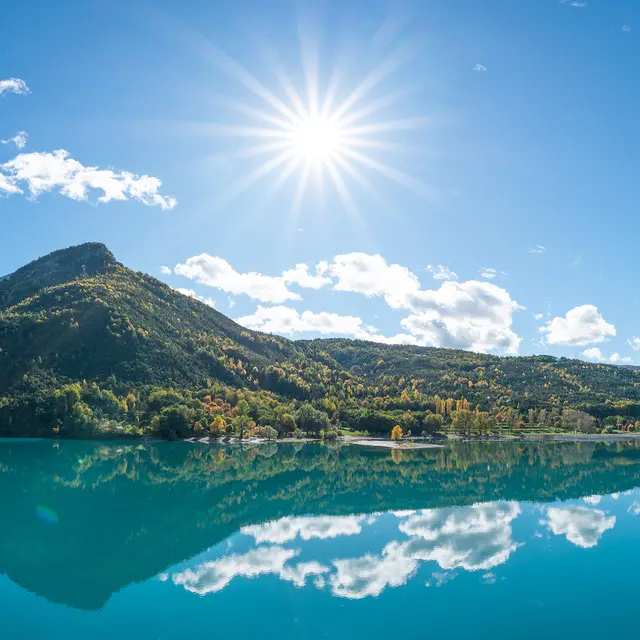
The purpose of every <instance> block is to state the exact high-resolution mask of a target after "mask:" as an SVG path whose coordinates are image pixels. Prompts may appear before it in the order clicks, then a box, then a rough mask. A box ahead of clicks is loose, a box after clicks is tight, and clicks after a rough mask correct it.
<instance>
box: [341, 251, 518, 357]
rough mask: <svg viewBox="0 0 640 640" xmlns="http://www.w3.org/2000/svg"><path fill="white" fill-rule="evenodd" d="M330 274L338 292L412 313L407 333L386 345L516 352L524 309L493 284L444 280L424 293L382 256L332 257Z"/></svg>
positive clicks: (404, 322)
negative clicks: (518, 317) (516, 326)
mask: <svg viewBox="0 0 640 640" xmlns="http://www.w3.org/2000/svg"><path fill="white" fill-rule="evenodd" d="M330 273H331V275H333V276H334V277H335V278H337V283H336V284H335V286H334V288H335V289H336V290H337V291H350V292H354V293H361V294H363V295H365V296H368V297H371V296H381V297H383V298H384V300H385V302H386V303H387V304H388V305H389V306H390V307H391V308H392V309H409V310H411V311H412V312H413V314H412V315H410V316H408V317H407V318H405V319H404V320H402V322H401V325H402V327H403V328H404V329H405V330H406V331H407V332H408V333H407V334H400V335H399V336H394V337H393V338H389V339H385V340H384V341H394V342H403V343H414V344H423V345H430V346H440V347H451V348H459V349H472V350H475V351H489V350H493V349H501V350H505V351H506V352H507V353H517V351H518V347H519V344H520V342H521V339H520V338H519V337H518V336H517V335H516V334H515V333H514V332H513V330H512V329H511V324H512V316H513V313H514V312H515V311H517V310H518V309H521V308H522V307H520V306H519V305H518V303H517V302H516V301H515V300H513V299H512V298H511V297H510V295H509V293H508V292H507V291H506V290H505V289H502V288H501V287H498V286H497V285H494V284H492V283H489V282H479V281H475V280H469V281H467V282H462V283H459V282H454V281H445V282H443V283H442V285H441V286H440V288H439V289H436V290H423V289H421V287H420V282H419V281H418V278H417V277H416V276H415V275H414V274H413V273H411V271H409V269H407V268H406V267H403V266H401V265H398V264H388V263H387V262H386V260H385V259H384V258H383V257H382V256H380V255H369V254H365V253H350V254H344V255H339V256H336V257H335V258H334V261H333V263H332V265H331V267H330Z"/></svg>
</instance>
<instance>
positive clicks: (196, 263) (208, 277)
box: [174, 253, 301, 303]
mask: <svg viewBox="0 0 640 640" xmlns="http://www.w3.org/2000/svg"><path fill="white" fill-rule="evenodd" d="M174 272H175V273H176V274H178V275H181V276H186V277H187V278H190V279H191V280H195V281H196V282H198V283H199V284H204V285H207V286H209V287H214V288H216V289H220V290H221V291H224V292H225V293H231V294H233V295H240V294H244V295H246V296H249V297H250V298H253V299H255V300H260V301H261V302H274V303H278V302H284V301H285V300H300V299H301V298H300V296H299V295H298V294H297V293H294V292H293V291H289V289H288V288H287V283H286V282H285V281H284V280H283V278H282V277H281V276H265V275H262V274H261V273H256V272H254V271H250V272H248V273H240V272H238V271H236V270H235V269H234V268H233V267H232V266H231V265H230V264H229V263H228V262H227V261H226V260H224V259H223V258H219V257H217V256H210V255H209V254H207V253H203V254H201V255H199V256H193V257H191V258H188V259H187V260H186V262H184V263H183V264H177V265H176V266H175V268H174Z"/></svg>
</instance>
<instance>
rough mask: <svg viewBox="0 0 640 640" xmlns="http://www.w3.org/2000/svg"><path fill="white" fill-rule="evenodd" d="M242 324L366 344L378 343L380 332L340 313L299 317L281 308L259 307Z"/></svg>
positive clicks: (311, 313) (248, 326)
mask: <svg viewBox="0 0 640 640" xmlns="http://www.w3.org/2000/svg"><path fill="white" fill-rule="evenodd" d="M236 322H238V324H241V325H243V326H244V327H247V328H248V329H255V330H257V331H264V332H266V333H277V334H281V335H293V334H296V333H321V334H324V335H330V334H334V335H342V336H350V337H352V338H359V339H362V340H375V337H376V335H377V334H376V329H375V327H370V326H368V325H365V324H364V323H363V322H362V320H361V319H360V318H358V317H356V316H341V315H339V314H337V313H327V312H325V311H322V312H320V313H314V312H313V311H303V312H302V313H299V312H298V311H296V310H295V309H292V308H291V307H286V306H284V305H279V306H276V307H263V306H262V305H258V308H257V309H256V311H255V313H253V314H252V315H249V316H243V317H241V318H237V319H236Z"/></svg>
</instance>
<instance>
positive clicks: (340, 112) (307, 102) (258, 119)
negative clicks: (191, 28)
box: [183, 35, 432, 213]
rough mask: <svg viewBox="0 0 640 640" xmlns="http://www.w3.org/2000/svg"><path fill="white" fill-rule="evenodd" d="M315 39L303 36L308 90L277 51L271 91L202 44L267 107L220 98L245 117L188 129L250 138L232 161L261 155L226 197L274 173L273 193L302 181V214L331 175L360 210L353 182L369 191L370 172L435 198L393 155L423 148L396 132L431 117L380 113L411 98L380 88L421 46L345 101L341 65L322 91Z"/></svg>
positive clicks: (400, 51)
mask: <svg viewBox="0 0 640 640" xmlns="http://www.w3.org/2000/svg"><path fill="white" fill-rule="evenodd" d="M311 41H312V38H303V37H302V35H301V43H302V64H303V71H304V91H301V90H300V89H299V88H298V87H296V86H295V84H294V83H293V82H292V81H291V79H290V78H289V76H288V75H287V74H286V73H285V71H284V69H283V67H282V65H281V64H280V63H279V61H278V60H277V57H276V56H274V55H272V56H271V67H272V70H273V72H274V74H275V77H276V78H277V82H278V88H277V89H270V88H268V87H267V86H266V85H265V84H264V83H263V82H261V81H260V80H259V79H258V78H256V77H255V76H254V75H253V74H251V73H250V72H249V71H248V70H246V69H245V68H244V67H243V66H242V65H240V64H239V63H238V62H237V61H236V60H234V59H232V58H231V57H229V56H228V55H226V54H225V53H223V52H222V51H220V50H219V49H217V48H216V47H215V46H214V45H212V44H211V43H210V42H204V41H203V40H202V39H200V40H199V41H198V42H199V45H198V46H199V48H200V50H201V52H202V53H203V54H204V55H205V56H206V57H207V59H208V60H210V61H211V62H213V63H214V64H215V66H216V67H218V68H219V69H222V70H223V71H224V72H226V73H227V74H228V75H229V76H231V77H232V78H233V79H235V80H236V81H237V82H239V83H240V84H241V85H243V86H244V88H245V89H248V90H249V92H251V93H252V94H253V95H254V97H257V98H259V99H260V101H261V102H262V106H260V103H258V104H249V103H247V102H237V101H228V100H227V101H225V100H221V99H218V100H216V102H218V103H219V104H222V105H224V106H226V107H228V108H230V109H231V110H232V111H233V112H235V113H236V114H237V115H238V116H241V117H242V118H241V120H240V123H238V124H221V123H220V122H209V123H206V122H205V123H191V124H190V126H189V127H188V129H189V131H191V132H192V133H197V134H199V135H202V134H209V135H215V136H225V137H233V138H237V139H238V140H244V141H245V144H244V145H239V147H238V148H237V149H236V150H235V151H233V152H231V153H228V154H227V155H226V156H225V158H224V159H225V161H228V160H231V159H238V160H239V159H244V160H247V159H252V160H254V162H255V160H256V159H258V162H257V163H256V164H254V166H253V167H251V168H249V169H248V170H247V171H246V172H244V173H243V174H242V175H241V176H240V177H239V178H238V179H237V180H236V182H235V183H233V184H231V185H229V187H228V189H227V190H226V193H225V194H224V196H223V197H222V199H223V200H224V201H229V200H231V199H232V198H234V197H236V196H237V195H238V194H240V193H241V192H243V191H245V190H246V189H248V188H249V187H251V186H252V185H254V184H255V183H257V182H258V181H261V180H264V179H265V178H266V177H267V176H271V177H272V178H274V180H273V181H272V182H271V184H270V188H269V194H270V195H274V194H275V193H276V192H277V191H279V190H280V189H282V187H283V186H284V185H285V184H286V183H287V182H289V181H291V180H297V184H296V186H295V188H294V198H293V205H292V211H297V210H298V209H299V208H300V206H301V204H302V202H303V199H304V198H305V195H306V193H307V190H308V185H309V183H310V181H311V179H312V178H313V177H314V176H315V178H316V182H317V184H318V186H319V187H320V189H323V185H324V183H325V182H327V179H328V181H329V182H330V183H331V184H332V185H333V188H334V189H335V191H336V192H337V194H338V196H339V198H340V199H341V201H342V203H343V205H344V207H345V208H346V209H347V211H349V212H351V213H356V212H357V211H356V210H357V206H356V204H355V201H354V198H353V196H352V195H351V192H350V186H351V184H350V183H356V184H357V185H359V186H360V187H364V188H367V189H370V188H371V181H370V180H369V177H368V175H367V174H371V173H374V174H376V173H377V174H380V175H382V176H384V177H385V178H387V179H389V180H391V181H393V182H395V183H397V184H399V185H401V186H402V187H404V188H408V189H411V190H413V191H415V192H418V193H419V194H420V195H423V196H431V195H432V191H431V189H430V188H429V187H428V186H427V185H425V184H424V183H423V182H422V181H421V180H420V179H418V178H416V177H414V176H411V175H409V174H407V173H405V172H404V171H402V170H400V169H399V168H397V166H394V163H393V160H392V159H390V158H391V155H392V154H397V153H405V152H407V151H409V152H410V153H415V152H416V149H415V146H412V145H411V144H410V145H408V146H403V145H402V144H399V143H398V141H397V140H394V139H393V133H394V132H400V131H408V130H412V129H416V128H418V127H422V126H424V125H425V124H427V123H430V122H431V119H430V118H427V117H405V118H391V119H380V118H379V114H381V113H383V112H384V111H385V110H389V109H390V108H391V107H393V106H395V105H396V104H397V103H399V102H400V101H401V100H402V99H403V98H405V97H406V95H407V91H402V90H400V91H398V90H394V91H388V92H381V91H380V89H381V87H382V84H383V82H384V81H385V80H387V79H388V78H389V77H390V76H392V75H393V74H394V73H395V72H396V70H397V69H398V68H399V67H400V66H402V65H403V64H405V63H406V62H407V61H408V60H409V59H411V57H412V56H413V54H414V53H415V50H414V49H413V48H412V47H410V46H406V45H402V46H400V47H398V48H397V49H396V50H394V51H392V53H391V54H390V55H388V56H387V57H386V58H384V59H383V60H382V62H381V63H380V64H378V65H377V66H375V67H374V68H373V69H372V70H371V71H370V72H369V73H367V74H366V75H365V76H364V77H363V79H362V80H361V81H360V82H358V83H356V84H355V86H354V87H353V88H352V89H351V91H348V92H344V93H343V94H342V95H343V99H342V100H341V101H339V100H337V98H338V96H339V95H340V94H341V91H340V86H339V85H340V82H339V79H340V76H341V74H340V73H339V71H340V70H336V72H335V73H334V74H333V75H332V76H331V80H330V82H329V83H328V84H327V86H326V87H325V88H321V86H320V84H321V83H320V82H319V73H318V52H317V48H316V47H315V46H313V43H312V42H311ZM191 43H192V44H193V39H192V40H191ZM278 94H280V95H278ZM183 130H184V128H183ZM247 141H248V142H249V144H248V145H246V142H247Z"/></svg>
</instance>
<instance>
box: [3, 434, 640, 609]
mask: <svg viewBox="0 0 640 640" xmlns="http://www.w3.org/2000/svg"><path fill="white" fill-rule="evenodd" d="M402 453H403V455H402V459H397V458H395V459H394V458H392V456H391V455H390V454H389V452H386V451H368V450H364V449H360V448H357V447H353V446H337V447H332V448H328V447H320V446H316V445H308V446H301V445H296V446H292V445H287V446H285V445H275V444H271V445H269V447H265V448H261V447H252V448H241V447H228V448H220V447H215V446H212V447H209V446H190V445H186V444H169V443H167V444H158V445H152V446H151V445H133V446H132V445H122V444H120V445H110V444H100V443H98V444H95V443H79V442H60V443H51V442H43V441H41V442H24V441H20V442H16V441H5V442H0V520H1V521H2V523H3V526H2V527H0V574H6V575H7V576H9V578H10V579H11V580H12V581H13V582H14V583H15V584H17V585H20V586H22V587H24V588H25V589H27V590H29V591H31V592H32V593H35V594H37V595H39V596H43V597H44V598H46V599H47V600H49V601H51V602H57V603H63V604H65V605H69V606H72V607H75V608H79V609H101V608H103V607H104V606H105V604H106V603H107V602H108V601H109V599H110V598H111V596H112V595H113V594H114V593H116V592H118V591H121V590H123V589H125V588H126V587H127V586H129V585H131V584H134V583H140V582H142V583H145V582H146V581H149V580H151V579H152V578H154V577H156V578H157V580H156V581H155V582H156V584H158V579H159V581H160V582H163V583H165V584H164V586H163V588H171V589H174V590H178V589H179V590H180V591H181V592H182V593H184V594H185V597H186V595H187V594H194V595H197V596H207V598H210V597H214V596H213V594H220V593H221V592H223V591H225V592H228V591H230V590H232V589H243V588H244V587H243V585H249V584H251V585H255V584H257V583H260V584H262V583H264V584H265V586H266V585H271V586H273V584H274V583H273V581H274V580H275V581H276V582H277V583H278V584H281V585H283V588H287V589H293V590H296V589H298V590H300V589H304V590H305V591H310V592H317V593H319V594H327V595H330V596H331V597H333V598H339V599H349V600H362V599H368V598H375V597H381V596H382V595H383V594H385V593H389V592H393V590H395V589H398V588H399V587H403V586H405V585H409V584H411V585H418V586H421V587H423V588H424V586H425V585H426V586H429V587H445V586H447V588H449V585H450V584H451V585H452V586H453V585H456V584H457V583H458V582H459V581H460V580H461V579H462V577H463V576H473V577H474V580H475V583H476V584H477V586H478V588H480V587H483V586H484V585H494V584H497V583H499V582H501V581H502V580H504V579H505V575H504V571H505V568H506V567H507V566H508V565H509V564H510V563H511V562H512V558H515V557H520V556H523V561H524V557H527V558H530V557H532V554H533V555H535V554H543V553H547V552H548V550H549V548H550V546H549V545H556V546H557V545H564V548H573V547H578V548H579V549H580V550H591V551H589V552H588V553H594V551H593V550H594V548H595V547H597V546H598V544H599V543H600V542H601V540H603V539H605V536H612V535H613V531H614V528H616V527H617V526H618V525H619V523H620V522H621V521H622V520H624V519H625V518H626V519H628V520H629V521H630V522H632V523H636V522H640V520H636V519H635V517H634V516H635V515H638V514H639V513H640V496H639V495H638V492H637V491H635V487H637V486H640V448H638V445H637V444H636V443H631V444H620V443H616V444H589V443H583V444H579V445H573V444H554V443H547V444H536V443H531V442H529V443H501V444H495V443H494V444H488V443H487V444H468V445H464V444H458V445H455V446H452V447H449V448H445V449H440V450H424V451H419V452H411V451H404V452H402ZM54 516H55V517H54ZM5 523H8V526H7V525H6V524H5ZM553 548H556V547H553ZM557 548H559V547H557ZM454 579H455V581H454ZM452 581H453V582H452ZM407 588H408V587H407ZM185 592H186V593H185Z"/></svg>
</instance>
